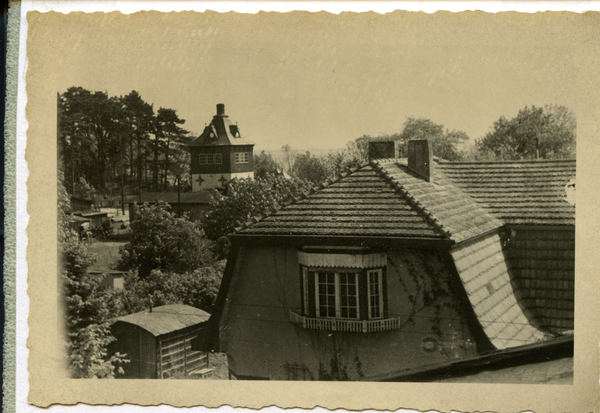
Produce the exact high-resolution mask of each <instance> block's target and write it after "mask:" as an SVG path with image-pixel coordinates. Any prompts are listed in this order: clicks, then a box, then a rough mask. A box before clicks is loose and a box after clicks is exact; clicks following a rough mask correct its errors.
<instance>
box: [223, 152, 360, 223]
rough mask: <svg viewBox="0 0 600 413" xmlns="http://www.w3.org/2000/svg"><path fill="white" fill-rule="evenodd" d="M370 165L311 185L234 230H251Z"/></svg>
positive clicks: (350, 169) (349, 169)
mask: <svg viewBox="0 0 600 413" xmlns="http://www.w3.org/2000/svg"><path fill="white" fill-rule="evenodd" d="M368 165H369V163H368V162H367V163H364V164H361V165H360V166H359V167H357V168H351V167H348V169H346V171H345V172H342V173H341V174H340V176H339V177H338V178H337V179H335V180H334V179H331V178H327V179H326V180H325V181H324V182H320V183H319V184H318V185H317V186H313V185H310V187H309V188H308V190H307V191H301V192H300V195H298V196H297V197H296V196H293V195H290V196H288V198H286V199H284V200H283V201H281V203H282V204H283V205H279V206H276V205H273V208H272V209H271V210H270V211H269V212H267V213H262V214H260V215H256V216H253V217H250V219H249V220H248V221H245V222H241V223H239V225H238V226H236V227H234V228H233V230H234V231H235V232H236V233H238V232H240V231H243V230H245V229H247V228H249V227H250V226H252V225H253V224H256V223H258V222H260V221H262V220H263V219H265V218H268V217H270V216H272V215H274V214H275V213H276V212H278V211H280V210H282V209H284V208H286V207H288V206H290V205H294V204H296V203H297V202H298V201H301V200H303V199H306V198H307V197H309V196H311V195H313V194H316V193H317V192H319V191H322V190H323V189H325V188H328V187H329V186H331V185H333V184H335V183H337V182H339V181H341V180H342V179H344V178H347V177H348V176H350V175H352V174H353V173H354V172H356V171H358V170H360V169H362V168H364V167H365V166H368Z"/></svg>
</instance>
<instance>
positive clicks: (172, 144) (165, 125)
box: [152, 108, 189, 190]
mask: <svg viewBox="0 0 600 413" xmlns="http://www.w3.org/2000/svg"><path fill="white" fill-rule="evenodd" d="M184 123H185V120H184V119H180V118H179V116H178V115H177V112H176V111H175V110H173V109H165V108H160V109H159V110H158V114H157V115H156V122H155V130H154V134H155V140H154V169H153V174H152V183H153V188H154V190H157V189H158V166H157V161H158V154H159V149H160V147H161V146H162V148H163V153H164V156H165V163H164V174H163V178H164V179H163V185H164V187H165V189H166V186H167V182H168V180H167V173H168V170H169V166H170V155H171V152H175V154H178V153H180V152H182V151H186V148H185V147H183V145H185V144H186V143H187V141H188V139H186V135H187V134H188V133H189V132H188V131H186V130H184V129H183V128H180V127H179V126H178V125H183V124H184Z"/></svg>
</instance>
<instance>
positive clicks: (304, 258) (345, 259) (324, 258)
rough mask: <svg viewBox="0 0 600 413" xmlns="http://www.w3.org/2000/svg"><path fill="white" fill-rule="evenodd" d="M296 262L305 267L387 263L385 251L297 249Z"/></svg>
mask: <svg viewBox="0 0 600 413" xmlns="http://www.w3.org/2000/svg"><path fill="white" fill-rule="evenodd" d="M298 262H299V263H300V264H301V265H305V266H307V267H331V268H375V267H383V266H385V265H386V264H387V255H386V254H385V253H372V254H324V253H309V252H304V251H298Z"/></svg>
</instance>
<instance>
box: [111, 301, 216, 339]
mask: <svg viewBox="0 0 600 413" xmlns="http://www.w3.org/2000/svg"><path fill="white" fill-rule="evenodd" d="M209 317H210V314H208V313H207V312H206V311H203V310H200V309H198V308H194V307H190V306H187V305H183V304H170V305H163V306H161V307H155V308H153V309H152V311H151V312H150V311H142V312H139V313H134V314H129V315H126V316H123V317H119V318H117V321H121V322H125V323H130V324H134V325H136V326H139V327H141V328H143V329H144V330H147V331H148V332H150V333H151V334H152V335H153V336H155V337H158V336H161V335H163V334H168V333H171V332H173V331H177V330H182V329H184V328H186V327H190V326H193V325H196V324H200V323H203V322H205V321H206V320H208V318H209Z"/></svg>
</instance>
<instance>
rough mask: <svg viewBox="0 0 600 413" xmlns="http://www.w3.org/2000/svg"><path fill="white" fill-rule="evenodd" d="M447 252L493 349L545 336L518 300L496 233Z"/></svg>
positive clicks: (514, 345)
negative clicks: (533, 323)
mask: <svg viewBox="0 0 600 413" xmlns="http://www.w3.org/2000/svg"><path fill="white" fill-rule="evenodd" d="M450 253H451V255H452V258H453V259H454V262H455V264H456V269H457V271H458V274H459V276H460V279H461V280H462V283H463V285H464V287H465V291H466V292H467V295H468V296H469V301H470V302H471V305H472V306H473V310H474V312H475V315H476V316H477V319H478V320H479V323H480V324H481V326H482V327H483V330H484V331H485V333H486V334H487V336H488V337H489V339H490V341H491V342H492V344H493V345H494V346H496V348H498V349H502V348H507V347H516V346H522V345H524V344H531V343H535V342H536V341H540V340H543V339H544V337H545V335H544V333H543V332H541V331H540V330H538V329H537V328H535V327H534V326H532V325H531V324H530V320H529V319H528V318H527V316H526V315H525V313H524V312H523V310H522V309H521V307H520V305H519V303H518V302H517V298H516V295H515V292H514V289H513V286H512V284H511V278H510V275H509V273H508V268H507V266H506V261H505V259H504V254H503V253H502V244H501V242H500V237H499V236H498V234H497V233H494V234H490V235H487V236H486V237H485V238H484V239H478V240H477V242H466V243H463V244H461V245H460V246H457V247H456V248H454V249H453V250H451V251H450Z"/></svg>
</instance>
